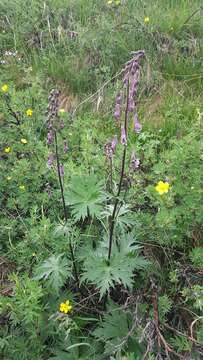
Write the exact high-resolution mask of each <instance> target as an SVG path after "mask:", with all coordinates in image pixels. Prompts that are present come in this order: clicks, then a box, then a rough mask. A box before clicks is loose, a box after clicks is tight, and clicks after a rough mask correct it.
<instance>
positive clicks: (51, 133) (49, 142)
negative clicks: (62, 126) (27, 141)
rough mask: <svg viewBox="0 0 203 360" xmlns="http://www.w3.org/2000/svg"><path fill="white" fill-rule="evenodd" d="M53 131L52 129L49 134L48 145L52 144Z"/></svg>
mask: <svg viewBox="0 0 203 360" xmlns="http://www.w3.org/2000/svg"><path fill="white" fill-rule="evenodd" d="M53 139H54V137H53V132H52V131H51V130H50V131H49V132H48V134H47V144H48V145H51V144H52V143H53Z"/></svg>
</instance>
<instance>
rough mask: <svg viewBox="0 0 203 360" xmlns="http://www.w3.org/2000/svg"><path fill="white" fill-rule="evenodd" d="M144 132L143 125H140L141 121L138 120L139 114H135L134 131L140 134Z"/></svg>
mask: <svg viewBox="0 0 203 360" xmlns="http://www.w3.org/2000/svg"><path fill="white" fill-rule="evenodd" d="M141 130H142V125H141V124H140V122H139V120H138V116H137V113H135V115H134V131H135V132H136V133H137V134H139V133H140V132H141Z"/></svg>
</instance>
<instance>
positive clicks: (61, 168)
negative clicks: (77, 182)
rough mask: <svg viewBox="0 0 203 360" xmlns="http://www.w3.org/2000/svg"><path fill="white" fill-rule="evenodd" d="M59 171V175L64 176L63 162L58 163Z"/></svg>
mask: <svg viewBox="0 0 203 360" xmlns="http://www.w3.org/2000/svg"><path fill="white" fill-rule="evenodd" d="M59 172H60V176H61V177H64V166H63V164H60V165H59Z"/></svg>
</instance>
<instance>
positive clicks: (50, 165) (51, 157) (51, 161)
mask: <svg viewBox="0 0 203 360" xmlns="http://www.w3.org/2000/svg"><path fill="white" fill-rule="evenodd" d="M53 162H54V156H53V154H49V156H48V161H47V166H48V168H49V169H51V167H52V165H53Z"/></svg>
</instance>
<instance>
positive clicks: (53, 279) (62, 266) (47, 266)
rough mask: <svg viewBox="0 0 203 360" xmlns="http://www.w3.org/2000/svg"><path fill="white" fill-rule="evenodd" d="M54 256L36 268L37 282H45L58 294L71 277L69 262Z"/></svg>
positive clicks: (59, 256)
mask: <svg viewBox="0 0 203 360" xmlns="http://www.w3.org/2000/svg"><path fill="white" fill-rule="evenodd" d="M62 256H63V254H60V255H58V256H55V255H52V256H50V257H49V258H48V259H47V260H45V261H44V262H43V263H42V264H41V265H39V266H38V267H37V268H36V272H35V277H34V279H36V280H42V279H43V280H45V281H46V284H47V286H48V287H50V288H52V289H53V290H54V291H56V293H58V292H59V289H60V288H61V287H62V286H63V285H64V283H65V282H66V281H67V279H68V278H69V277H70V275H71V270H70V266H69V263H68V260H67V259H65V258H63V257H62Z"/></svg>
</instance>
